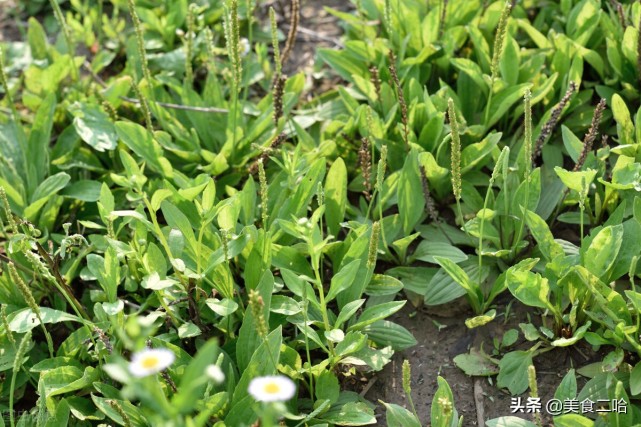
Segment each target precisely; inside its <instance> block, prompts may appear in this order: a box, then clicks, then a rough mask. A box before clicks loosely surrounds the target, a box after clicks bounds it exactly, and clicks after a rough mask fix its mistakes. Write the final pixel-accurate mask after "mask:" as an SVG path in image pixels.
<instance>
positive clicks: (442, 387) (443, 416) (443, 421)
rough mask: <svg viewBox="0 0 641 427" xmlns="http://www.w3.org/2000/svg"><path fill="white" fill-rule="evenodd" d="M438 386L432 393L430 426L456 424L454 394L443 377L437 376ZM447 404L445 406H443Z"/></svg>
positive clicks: (450, 426) (449, 426)
mask: <svg viewBox="0 0 641 427" xmlns="http://www.w3.org/2000/svg"><path fill="white" fill-rule="evenodd" d="M437 382H438V388H437V389H436V393H434V398H433V399H432V408H431V412H430V414H431V421H432V427H452V426H456V425H457V419H458V413H457V411H456V408H455V407H454V395H453V394H452V389H451V388H450V386H449V384H448V383H447V381H445V378H443V377H440V376H439V377H438V378H437ZM444 405H447V407H444Z"/></svg>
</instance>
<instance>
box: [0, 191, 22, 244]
mask: <svg viewBox="0 0 641 427" xmlns="http://www.w3.org/2000/svg"><path fill="white" fill-rule="evenodd" d="M0 199H2V206H3V208H4V214H5V216H6V217H7V222H8V223H9V228H11V232H12V233H13V234H18V224H16V220H15V219H14V218H13V212H11V206H10V205H9V199H7V193H6V192H5V191H4V187H0Z"/></svg>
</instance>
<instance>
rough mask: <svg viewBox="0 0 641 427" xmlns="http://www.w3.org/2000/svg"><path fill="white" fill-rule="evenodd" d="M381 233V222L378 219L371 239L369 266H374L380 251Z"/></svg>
mask: <svg viewBox="0 0 641 427" xmlns="http://www.w3.org/2000/svg"><path fill="white" fill-rule="evenodd" d="M380 234H381V224H380V222H378V221H376V222H375V223H374V224H373V225H372V236H371V237H370V240H369V250H368V252H367V268H374V266H375V265H376V257H377V252H378V238H379V236H380Z"/></svg>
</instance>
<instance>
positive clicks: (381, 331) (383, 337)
mask: <svg viewBox="0 0 641 427" xmlns="http://www.w3.org/2000/svg"><path fill="white" fill-rule="evenodd" d="M362 332H364V333H366V334H367V336H368V337H369V339H371V340H372V341H374V342H376V343H378V344H380V345H384V346H387V345H389V346H391V347H392V348H393V349H394V350H396V351H402V350H405V349H407V348H410V347H412V346H414V345H416V339H415V338H414V336H413V335H412V333H411V332H410V331H408V330H407V329H405V328H404V327H402V326H401V325H398V324H396V323H393V322H390V321H388V320H379V321H377V322H374V323H373V324H371V325H368V326H367V327H365V328H364V329H363V330H362Z"/></svg>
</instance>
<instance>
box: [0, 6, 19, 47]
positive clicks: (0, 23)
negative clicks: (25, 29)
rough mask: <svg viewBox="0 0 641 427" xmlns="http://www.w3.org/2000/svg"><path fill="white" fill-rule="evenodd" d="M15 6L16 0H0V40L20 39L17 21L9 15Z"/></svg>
mask: <svg viewBox="0 0 641 427" xmlns="http://www.w3.org/2000/svg"><path fill="white" fill-rule="evenodd" d="M15 7H16V0H0V42H12V41H19V40H20V39H21V35H20V29H19V28H18V21H17V20H16V19H13V18H12V17H11V15H10V14H11V11H12V10H14V9H15Z"/></svg>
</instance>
